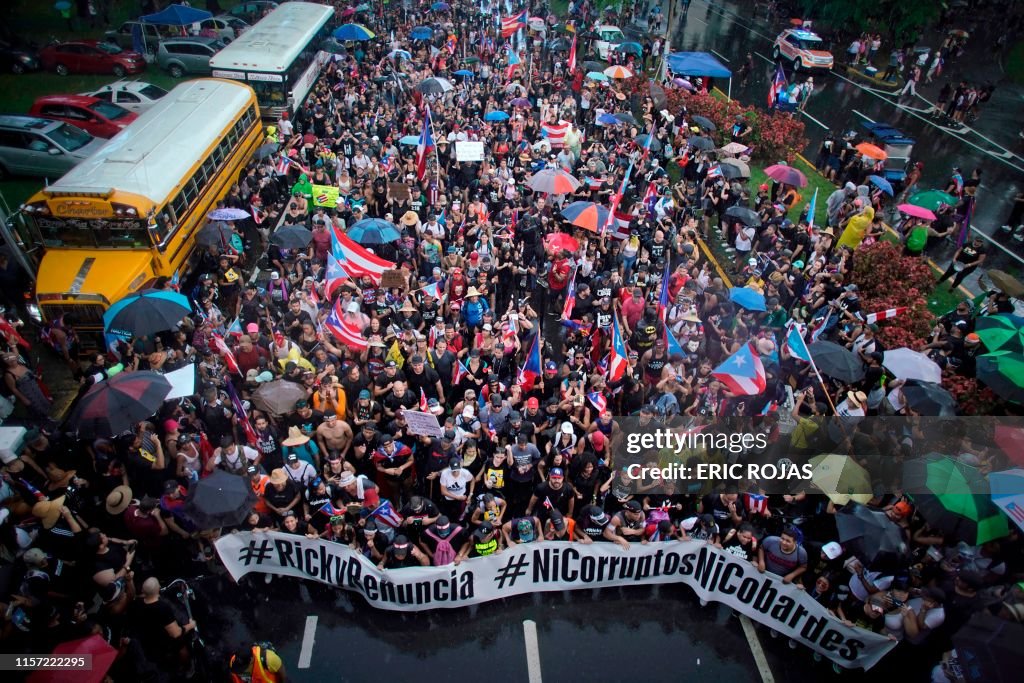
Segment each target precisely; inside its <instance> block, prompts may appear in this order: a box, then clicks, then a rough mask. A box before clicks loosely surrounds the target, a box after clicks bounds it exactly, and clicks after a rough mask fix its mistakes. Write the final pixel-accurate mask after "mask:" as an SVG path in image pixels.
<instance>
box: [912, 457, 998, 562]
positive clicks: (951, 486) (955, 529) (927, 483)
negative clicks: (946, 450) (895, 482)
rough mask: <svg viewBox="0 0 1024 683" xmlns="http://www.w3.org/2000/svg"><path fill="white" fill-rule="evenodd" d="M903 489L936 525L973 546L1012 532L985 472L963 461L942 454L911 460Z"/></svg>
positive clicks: (922, 513) (929, 520)
mask: <svg viewBox="0 0 1024 683" xmlns="http://www.w3.org/2000/svg"><path fill="white" fill-rule="evenodd" d="M903 488H904V490H905V491H906V493H907V495H908V496H910V498H911V499H912V500H913V501H914V505H916V506H917V510H918V512H919V513H920V514H921V516H922V517H924V518H925V520H927V521H928V522H929V523H930V524H931V525H932V526H934V527H935V528H937V529H941V530H943V531H946V532H948V533H951V534H954V535H955V536H956V537H957V538H959V539H961V540H963V541H966V542H967V543H970V544H971V545H980V544H982V543H985V542H987V541H991V540H993V539H996V538H1002V537H1004V536H1006V535H1007V534H1009V533H1010V529H1009V527H1008V526H1007V523H1006V517H1005V516H1004V515H1003V513H1002V511H1001V510H1000V509H999V508H998V507H997V506H996V505H995V504H994V503H993V502H992V498H991V491H990V489H989V485H988V483H987V482H986V481H985V477H984V475H983V474H982V473H981V472H980V471H979V470H978V469H977V468H974V467H971V466H970V465H966V464H964V463H962V462H960V461H959V460H955V459H953V458H950V457H948V456H945V455H942V454H940V453H929V454H928V455H926V456H924V457H923V458H915V459H913V460H908V461H907V462H906V464H904V466H903Z"/></svg>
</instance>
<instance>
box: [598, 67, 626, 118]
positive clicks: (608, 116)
mask: <svg viewBox="0 0 1024 683" xmlns="http://www.w3.org/2000/svg"><path fill="white" fill-rule="evenodd" d="M601 75H602V76H604V74H601ZM597 123H598V125H601V126H617V125H619V124H620V123H622V122H621V121H619V120H618V119H617V118H615V117H614V116H612V115H611V114H601V115H600V116H598V117H597Z"/></svg>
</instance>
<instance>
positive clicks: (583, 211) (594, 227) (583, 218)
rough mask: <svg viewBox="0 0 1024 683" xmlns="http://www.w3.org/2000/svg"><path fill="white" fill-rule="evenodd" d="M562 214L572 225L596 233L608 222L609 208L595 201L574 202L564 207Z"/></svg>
mask: <svg viewBox="0 0 1024 683" xmlns="http://www.w3.org/2000/svg"><path fill="white" fill-rule="evenodd" d="M562 216H564V217H565V219H566V220H567V221H569V223H571V224H572V225H575V226H576V227H578V228H583V229H584V230H589V231H590V232H594V233H596V232H599V231H600V230H601V227H602V226H604V225H605V224H607V223H608V209H606V208H605V207H603V206H601V205H600V204H596V203H594V202H573V203H572V204H570V205H569V206H567V207H565V208H564V209H562Z"/></svg>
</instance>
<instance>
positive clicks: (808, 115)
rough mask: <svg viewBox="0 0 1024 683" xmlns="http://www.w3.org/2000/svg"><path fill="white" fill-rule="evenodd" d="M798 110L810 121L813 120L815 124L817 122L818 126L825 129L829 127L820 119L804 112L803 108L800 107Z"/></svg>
mask: <svg viewBox="0 0 1024 683" xmlns="http://www.w3.org/2000/svg"><path fill="white" fill-rule="evenodd" d="M799 111H800V113H801V114H803V115H804V116H806V117H807V118H809V119H810V120H811V121H814V122H815V123H816V124H818V125H819V126H821V127H822V128H824V129H825V130H829V127H828V126H826V125H825V124H824V123H822V122H821V121H819V120H818V119H816V118H814V117H813V116H811V115H810V114H808V113H807V112H805V111H804V110H803V109H800V110H799Z"/></svg>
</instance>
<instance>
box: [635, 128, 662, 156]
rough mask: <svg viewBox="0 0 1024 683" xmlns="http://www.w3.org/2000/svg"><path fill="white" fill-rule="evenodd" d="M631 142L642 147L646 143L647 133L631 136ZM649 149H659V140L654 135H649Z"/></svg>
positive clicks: (655, 150)
mask: <svg viewBox="0 0 1024 683" xmlns="http://www.w3.org/2000/svg"><path fill="white" fill-rule="evenodd" d="M633 142H635V143H636V144H638V145H640V146H641V147H643V146H644V145H646V144H647V133H641V134H640V135H637V136H636V137H635V138H633ZM651 151H652V152H660V151H661V141H659V140H658V138H656V137H654V136H651Z"/></svg>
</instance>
